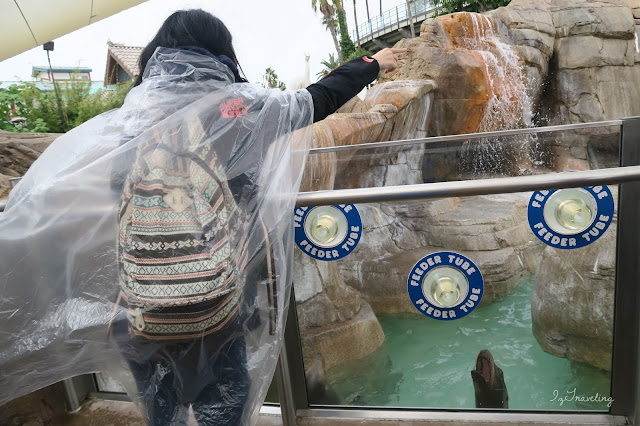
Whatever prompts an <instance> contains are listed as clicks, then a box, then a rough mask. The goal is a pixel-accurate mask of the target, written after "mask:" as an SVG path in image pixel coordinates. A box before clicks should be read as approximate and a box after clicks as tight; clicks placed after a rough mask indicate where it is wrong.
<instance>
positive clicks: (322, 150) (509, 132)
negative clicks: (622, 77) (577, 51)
mask: <svg viewBox="0 0 640 426" xmlns="http://www.w3.org/2000/svg"><path fill="white" fill-rule="evenodd" d="M621 125H622V120H608V121H595V122H592V123H576V124H560V125H557V126H545V127H527V128H523V129H510V130H498V131H495V132H484V133H464V134H461V135H449V136H431V137H428V138H420V139H405V140H400V141H385V142H369V143H361V144H358V145H342V146H329V147H324V148H313V149H311V150H310V151H309V154H323V153H327V152H339V151H352V150H356V149H373V148H385V147H390V146H399V145H414V144H422V143H434V142H455V141H461V140H462V141H467V140H474V139H486V138H495V137H500V136H516V135H526V134H531V133H549V132H561V131H565V130H578V129H589V128H594V127H609V126H621Z"/></svg>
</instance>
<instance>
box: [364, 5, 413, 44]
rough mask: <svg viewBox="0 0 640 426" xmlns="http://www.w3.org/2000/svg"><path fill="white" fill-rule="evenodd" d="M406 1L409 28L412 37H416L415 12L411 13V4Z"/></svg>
mask: <svg viewBox="0 0 640 426" xmlns="http://www.w3.org/2000/svg"><path fill="white" fill-rule="evenodd" d="M353 1H355V0H353ZM405 2H407V11H408V12H409V28H411V38H415V37H416V30H415V29H414V28H413V13H411V5H410V4H409V0H405Z"/></svg>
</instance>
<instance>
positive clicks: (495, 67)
mask: <svg viewBox="0 0 640 426" xmlns="http://www.w3.org/2000/svg"><path fill="white" fill-rule="evenodd" d="M466 15H467V16H468V17H469V18H470V22H467V23H465V22H464V21H462V23H463V28H464V30H465V33H464V35H463V36H462V37H459V38H458V47H461V48H466V49H469V50H474V51H477V52H478V53H479V54H480V55H481V56H482V58H483V59H484V65H485V71H486V76H487V83H488V85H489V93H488V95H489V99H488V102H487V105H486V108H485V112H484V116H483V118H482V121H481V123H480V126H479V128H478V130H477V131H478V132H489V131H495V130H504V129H512V128H516V127H522V126H525V127H529V126H531V123H532V115H533V114H532V101H531V97H530V96H529V95H528V93H527V87H526V85H525V82H524V80H523V69H522V66H521V64H520V62H519V57H518V54H517V53H516V51H515V50H514V48H513V47H512V46H510V45H509V44H507V43H505V42H504V41H502V40H501V39H500V37H498V36H497V35H496V31H495V29H494V24H493V22H492V20H491V19H490V18H489V17H487V16H484V15H480V14H477V13H468V14H466Z"/></svg>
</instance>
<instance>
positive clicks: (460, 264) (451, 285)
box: [407, 251, 484, 321]
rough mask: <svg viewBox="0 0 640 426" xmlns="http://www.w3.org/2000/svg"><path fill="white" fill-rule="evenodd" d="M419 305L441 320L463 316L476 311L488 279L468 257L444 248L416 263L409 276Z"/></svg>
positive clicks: (411, 292) (409, 288)
mask: <svg viewBox="0 0 640 426" xmlns="http://www.w3.org/2000/svg"><path fill="white" fill-rule="evenodd" d="M407 291H408V292H409V298H410V299H411V302H413V306H415V307H416V309H417V310H418V311H419V312H420V313H422V314H424V315H426V316H428V317H429V318H433V319H437V320H445V321H448V320H455V319H460V318H462V317H464V316H466V315H468V314H470V313H471V311H473V310H474V309H475V308H476V307H477V306H478V304H479V303H480V300H481V299H482V294H483V293H484V279H483V278H482V274H481V273H480V270H479V269H478V266H477V265H476V264H475V263H473V261H472V260H471V259H469V258H468V257H466V256H464V255H462V254H460V253H456V252H452V251H440V252H436V253H432V254H430V255H428V256H425V257H423V258H422V259H420V260H419V261H418V263H416V264H415V266H414V267H413V269H411V273H410V274H409V279H408V280H407Z"/></svg>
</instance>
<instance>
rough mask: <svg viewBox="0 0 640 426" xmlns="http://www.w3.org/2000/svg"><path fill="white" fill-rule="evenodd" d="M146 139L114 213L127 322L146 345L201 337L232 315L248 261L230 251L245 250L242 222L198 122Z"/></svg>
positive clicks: (150, 133)
mask: <svg viewBox="0 0 640 426" xmlns="http://www.w3.org/2000/svg"><path fill="white" fill-rule="evenodd" d="M148 138H149V139H148V140H147V141H146V142H142V143H141V144H140V145H139V148H138V153H137V156H136V158H137V160H136V162H135V163H134V165H133V169H132V172H131V174H130V175H129V177H128V178H127V180H126V181H125V186H124V191H123V195H122V205H121V208H120V214H119V226H120V231H119V256H120V261H119V268H120V284H121V287H122V298H123V299H124V300H125V302H126V303H127V305H128V315H127V316H128V318H129V321H130V323H131V325H132V331H133V333H134V334H136V335H139V336H144V337H146V338H149V339H186V338H193V337H197V336H201V335H206V334H209V333H212V332H214V331H216V330H219V329H220V328H222V327H223V326H224V325H225V324H226V323H227V322H229V321H230V320H231V318H232V317H233V316H234V315H235V314H236V313H237V308H238V300H239V297H240V294H241V293H242V288H241V287H242V286H241V285H240V284H239V282H238V276H239V274H240V270H241V269H242V268H243V267H244V265H245V263H246V255H245V256H244V258H243V259H241V258H239V256H240V255H241V254H240V253H237V250H236V249H235V247H242V246H243V245H244V243H243V241H242V239H243V236H244V235H246V222H245V221H244V220H243V215H242V212H241V211H240V210H239V209H238V206H237V204H236V202H235V200H234V197H233V195H232V194H231V192H230V190H229V186H228V184H227V179H226V176H225V173H224V169H223V167H222V166H221V164H219V162H218V159H217V155H216V152H215V150H213V149H212V148H211V145H210V144H208V143H204V142H205V140H206V133H205V132H204V130H203V127H202V124H201V122H200V120H199V119H198V117H193V118H191V119H189V120H188V121H187V122H186V123H183V125H182V126H180V127H178V128H176V129H171V130H168V131H167V130H166V129H165V131H163V132H158V131H157V130H156V131H151V132H148ZM238 236H239V237H240V241H239V242H236V237H238ZM239 287H240V288H239Z"/></svg>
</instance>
